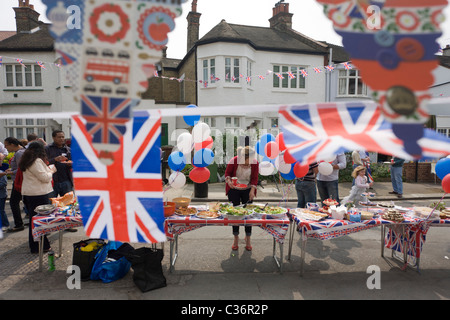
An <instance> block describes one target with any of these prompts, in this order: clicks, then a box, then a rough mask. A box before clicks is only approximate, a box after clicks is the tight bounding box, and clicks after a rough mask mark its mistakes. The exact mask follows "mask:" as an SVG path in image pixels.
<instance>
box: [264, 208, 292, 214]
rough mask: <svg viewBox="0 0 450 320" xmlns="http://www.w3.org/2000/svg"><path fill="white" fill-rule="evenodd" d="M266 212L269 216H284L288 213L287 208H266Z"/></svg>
mask: <svg viewBox="0 0 450 320" xmlns="http://www.w3.org/2000/svg"><path fill="white" fill-rule="evenodd" d="M264 212H265V213H267V214H269V215H270V214H283V213H286V212H287V209H286V208H282V207H266V209H264Z"/></svg>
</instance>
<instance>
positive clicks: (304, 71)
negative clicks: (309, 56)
mask: <svg viewBox="0 0 450 320" xmlns="http://www.w3.org/2000/svg"><path fill="white" fill-rule="evenodd" d="M300 73H301V74H302V76H303V78H306V77H307V76H308V72H306V70H300Z"/></svg>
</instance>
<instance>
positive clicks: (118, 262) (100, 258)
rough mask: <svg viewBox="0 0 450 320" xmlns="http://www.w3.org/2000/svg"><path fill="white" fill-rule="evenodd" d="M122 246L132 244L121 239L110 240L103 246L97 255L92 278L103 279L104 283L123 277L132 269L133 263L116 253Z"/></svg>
mask: <svg viewBox="0 0 450 320" xmlns="http://www.w3.org/2000/svg"><path fill="white" fill-rule="evenodd" d="M121 247H122V248H125V247H127V248H128V247H131V246H130V245H129V244H122V243H121V242H119V241H110V242H108V243H107V244H106V245H104V246H103V248H102V249H101V250H100V251H99V252H98V253H97V255H96V256H95V263H94V266H93V267H92V271H91V280H102V281H103V282H104V283H109V282H113V281H116V280H119V279H121V278H123V277H124V276H125V275H126V274H127V273H128V271H130V268H131V263H130V262H129V261H128V260H127V259H126V258H125V257H124V256H122V255H118V254H116V253H117V252H118V251H120V250H119V249H120V248H121ZM109 255H110V256H109ZM117 258H118V259H117Z"/></svg>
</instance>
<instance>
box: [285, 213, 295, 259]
mask: <svg viewBox="0 0 450 320" xmlns="http://www.w3.org/2000/svg"><path fill="white" fill-rule="evenodd" d="M294 224H295V223H294V222H291V223H290V224H289V248H288V258H287V259H288V260H289V261H290V260H291V253H292V245H293V243H294V232H295V226H294Z"/></svg>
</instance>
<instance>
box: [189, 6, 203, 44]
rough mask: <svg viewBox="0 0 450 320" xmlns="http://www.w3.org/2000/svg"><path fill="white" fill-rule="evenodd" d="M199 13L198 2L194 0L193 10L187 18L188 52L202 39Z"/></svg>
mask: <svg viewBox="0 0 450 320" xmlns="http://www.w3.org/2000/svg"><path fill="white" fill-rule="evenodd" d="M201 15H202V14H201V13H198V12H197V0H192V9H191V12H189V14H188V16H187V18H186V19H187V21H188V32H187V51H189V50H190V49H191V48H192V47H193V46H194V44H195V42H197V40H198V39H199V37H200V16H201Z"/></svg>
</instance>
